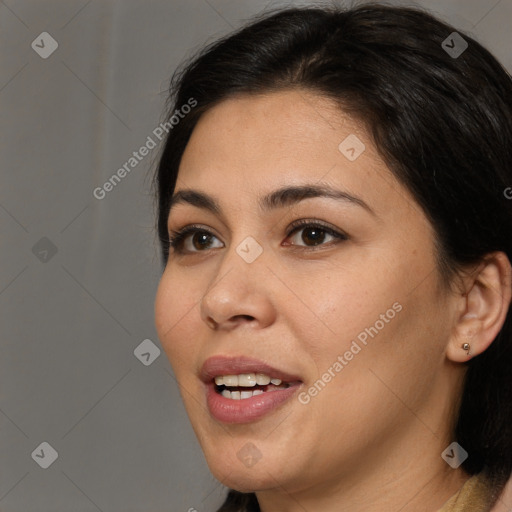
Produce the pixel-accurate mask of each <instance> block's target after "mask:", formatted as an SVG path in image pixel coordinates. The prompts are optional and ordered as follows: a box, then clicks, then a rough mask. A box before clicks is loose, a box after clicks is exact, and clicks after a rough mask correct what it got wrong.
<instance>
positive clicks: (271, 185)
mask: <svg viewBox="0 0 512 512" xmlns="http://www.w3.org/2000/svg"><path fill="white" fill-rule="evenodd" d="M347 141H348V142H347ZM347 149H348V150H349V151H348V153H347ZM354 156H355V158H353V157H354ZM349 157H350V158H349ZM304 183H313V184H314V183H318V184H320V183H328V184H329V185H331V186H333V187H337V188H338V189H342V190H344V191H346V192H348V193H353V194H354V195H358V196H360V197H361V196H362V197H364V198H365V202H366V203H367V204H369V205H372V204H373V205H374V210H375V211H376V212H377V213H378V211H379V210H382V211H384V210H386V209H389V204H393V205H394V208H395V209H397V208H399V207H400V206H406V207H407V203H409V207H410V206H411V205H412V203H414V201H413V199H412V197H411V196H410V195H409V194H408V192H407V191H406V190H405V189H404V187H403V186H402V185H401V184H400V183H399V182H398V181H397V180H396V179H395V177H394V176H393V174H392V173H391V172H390V170H389V169H388V168H387V166H386V164H385V163H384V162H383V160H382V158H381V157H380V155H379V154H378V152H377V150H376V149H375V147H374V145H373V143H372V142H371V140H370V139H369V137H368V135H367V133H366V131H365V129H364V127H363V125H362V123H361V122H360V121H358V120H355V119H352V118H351V117H349V116H348V115H346V114H345V113H344V112H343V111H342V110H341V108H340V107H339V106H338V105H337V104H336V103H335V102H334V101H333V100H330V99H328V98H325V97H322V96H320V95H317V94H314V93H311V92H309V91H303V90H287V91H280V92H272V93H269V94H265V95H263V94H259V95H241V96H237V97H234V98H230V99H227V100H224V101H222V102H220V103H219V104H218V105H216V106H215V107H213V108H211V109H210V110H208V111H207V112H206V113H205V114H203V116H202V117H201V118H200V120H199V122H198V123H197V125H196V127H195V129H194V131H193V133H192V135H191V138H190V140H189V143H188V145H187V147H186V149H185V152H184V154H183V157H182V160H181V163H180V168H179V173H178V181H177V184H176V189H175V191H179V190H181V189H189V188H194V189H199V188H200V189H201V190H202V191H205V192H208V193H210V194H211V195H214V196H216V197H218V198H220V200H221V201H222V198H223V197H224V198H226V200H229V202H230V205H227V206H232V207H233V208H234V209H240V208H244V207H245V208H247V207H250V208H256V197H258V198H259V197H262V196H263V195H265V194H268V193H269V192H271V191H272V190H275V189H277V188H281V187H284V186H290V185H302V184H304ZM404 200H405V204H404V205H401V202H402V203H403V202H404ZM412 206H413V207H414V205H412ZM372 207H373V206H372ZM256 211H257V210H255V212H256Z"/></svg>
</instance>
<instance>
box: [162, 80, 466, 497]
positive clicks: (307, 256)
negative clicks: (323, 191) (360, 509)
mask: <svg viewBox="0 0 512 512" xmlns="http://www.w3.org/2000/svg"><path fill="white" fill-rule="evenodd" d="M363 145H364V146H363ZM301 186H311V187H319V186H322V187H329V189H331V190H332V191H334V192H336V193H342V194H344V196H343V195H341V196H340V197H338V198H335V197H322V196H316V197H315V196H314V194H309V195H302V196H300V194H299V195H297V194H293V193H289V194H282V195H279V196H276V198H274V200H273V201H267V202H266V203H264V204H261V205H260V200H261V198H263V197H265V196H268V195H270V194H272V193H274V192H275V191H278V190H280V189H283V188H287V187H301ZM190 189H193V190H194V191H197V192H198V193H200V194H203V195H205V196H206V195H207V196H208V197H209V198H211V200H212V201H215V203H216V204H217V205H218V211H217V212H215V211H212V209H211V208H207V207H206V206H205V203H204V201H203V202H201V203H200V202H198V201H193V200H189V201H187V200H186V199H185V200H183V199H182V200H180V201H178V202H177V203H176V204H175V205H174V207H173V208H172V209H171V213H170V216H169V221H168V226H169V230H170V231H177V230H179V229H181V228H183V227H185V226H189V225H191V224H195V225H198V226H196V227H197V229H198V230H199V232H198V233H197V234H195V235H194V234H193V233H192V234H188V235H186V236H185V238H184V240H183V241H182V244H181V245H178V249H179V248H181V250H182V252H178V251H172V252H171V254H170V257H169V261H168V263H167V266H166V268H165V271H164V273H163V276H162V279H161V282H160V285H159V289H158V292H157V297H156V304H155V310H156V313H155V319H156V326H157V330H158V335H159V338H160V341H161V343H162V346H163V347H164V349H165V351H166V353H167V356H168V357H169V360H170V362H171V365H172V367H173V369H174V372H175V375H176V378H177V380H178V383H179V385H180V388H181V393H182V397H183V400H184V403H185V407H186V409H187V412H188V414H189V417H190V420H191V423H192V426H193V428H194V430H195V432H196V435H197V437H198V439H199V442H200V444H201V446H202V449H203V451H204V453H205V457H206V459H207V462H208V465H209V467H210V469H211V471H212V472H213V474H214V475H215V476H216V477H217V478H218V479H219V480H220V481H222V483H223V484H225V485H226V486H230V487H232V488H235V489H239V490H242V491H255V490H268V489H273V488H276V487H278V486H283V487H284V488H286V489H287V491H288V492H292V491H294V490H295V491H301V490H306V489H308V488H311V487H315V486H316V487H317V488H321V486H325V487H326V488H327V487H328V486H329V485H330V484H331V483H332V482H336V481H340V478H344V479H345V481H348V480H350V479H351V478H354V479H356V478H357V477H358V475H360V474H361V473H362V472H366V474H368V472H371V471H375V470H376V468H381V467H382V464H386V466H387V467H388V468H389V470H390V471H394V470H396V468H401V469H402V470H406V469H407V470H410V466H409V465H410V464H411V463H412V462H414V463H415V464H416V463H417V462H418V459H417V458H418V457H421V460H422V461H424V462H425V464H438V463H439V462H441V463H443V462H442V461H441V458H440V453H441V451H442V450H443V449H444V448H445V447H446V446H447V444H449V441H450V440H449V435H448V434H447V431H448V426H447V422H448V417H449V414H451V412H450V411H451V410H452V406H453V403H452V402H453V400H454V399H455V397H456V395H457V393H459V392H460V389H458V388H457V386H455V385H454V384H456V383H458V382H459V381H456V380H455V379H454V377H453V376H452V375H453V374H454V372H453V369H452V370H450V369H449V365H448V364H447V360H446V355H445V349H446V345H447V343H448V339H449V336H450V325H451V324H452V323H453V318H454V317H455V314H456V311H455V307H454V306H453V303H452V301H451V299H450V295H449V293H448V292H447V291H446V287H444V286H441V284H440V277H439V274H438V272H437V270H436V263H435V251H434V238H433V236H434V235H433V231H432V228H431V226H430V224H429V223H428V221H427V220H426V218H425V216H424V214H423V213H422V211H421V209H420V207H419V206H418V204H417V203H416V202H415V201H414V200H413V198H412V197H411V195H410V194H409V193H408V191H407V190H406V189H405V188H404V187H403V186H402V185H400V184H399V183H398V182H397V181H396V179H395V178H394V177H393V175H392V173H391V172H390V171H389V170H388V168H387V167H386V165H385V164H384V163H383V161H382V160H381V158H380V157H379V155H378V154H377V152H376V150H375V148H374V147H373V145H372V143H371V141H370V139H369V137H368V135H367V134H366V132H365V130H364V129H363V127H362V126H361V125H360V124H359V123H357V122H355V121H354V120H353V119H351V118H349V117H347V116H346V115H344V114H343V113H342V112H341V111H340V110H339V109H338V108H337V107H336V106H335V105H334V104H333V103H331V101H330V100H328V99H325V98H322V97H320V96H317V95H315V94H313V93H310V92H305V91H298V90H296V91H284V92H279V93H276V92H274V93H269V94H268V95H261V96H243V97H238V98H235V99H229V100H226V101H224V102H222V103H220V104H219V105H217V106H216V107H214V108H212V109H211V110H210V111H208V112H207V113H206V114H204V115H203V117H202V118H201V119H200V121H199V123H198V124H197V126H196V128H195V130H194V132H193V134H192V137H191V139H190V141H189V143H188V145H187V148H186V151H185V153H184V155H183V158H182V161H181V165H180V168H179V176H178V181H177V185H176V189H175V194H176V193H177V192H180V191H185V190H190ZM189 199H190V197H189ZM192 203H194V204H192ZM296 221H307V224H313V227H311V226H309V227H307V226H306V227H305V226H304V225H299V226H296V225H295V224H294V223H295V222H296ZM326 230H327V231H326ZM329 230H330V231H329ZM332 233H334V234H332ZM209 358H214V359H212V360H210V361H209V363H210V364H209V365H207V367H206V370H207V371H203V370H204V367H203V365H204V364H205V362H206V361H207V360H209ZM223 358H224V359H223ZM241 358H250V359H254V360H255V361H250V360H249V361H247V360H246V359H241ZM237 364H238V365H237ZM264 365H268V366H264ZM258 370H259V371H258ZM257 373H262V374H264V375H265V376H263V377H262V376H259V377H258V378H256V377H257V376H256V374H257ZM233 374H236V375H238V374H243V375H244V376H243V377H240V378H239V380H238V387H237V379H232V378H230V379H225V380H224V379H218V381H219V382H220V383H221V384H222V383H224V386H223V387H220V388H219V391H220V390H224V391H225V393H224V395H226V396H223V395H222V394H220V393H219V392H218V391H217V390H216V387H215V385H214V382H213V379H214V377H216V376H217V377H218V376H223V375H233ZM251 374H254V375H251ZM279 375H280V376H281V377H283V378H282V379H281V380H282V381H284V382H287V383H292V385H291V386H290V387H287V388H283V385H282V384H281V386H279V389H276V388H275V387H274V388H272V386H266V385H265V383H266V382H268V377H271V378H275V377H276V376H279ZM255 380H256V383H257V384H258V382H259V383H261V384H258V385H255V386H253V383H254V382H255ZM274 382H277V381H274ZM255 389H257V390H259V391H257V392H256V394H254V395H253V392H254V390H255ZM271 389H273V390H271ZM237 392H238V393H241V392H244V393H245V394H244V395H243V398H242V397H241V396H242V395H240V398H238V396H237ZM273 393H275V395H272V394H273ZM247 396H249V397H250V398H246V397H247ZM434 432H435V434H434ZM398 446H400V448H397V447H398ZM439 447H440V449H439Z"/></svg>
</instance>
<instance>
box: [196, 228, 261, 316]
mask: <svg viewBox="0 0 512 512" xmlns="http://www.w3.org/2000/svg"><path fill="white" fill-rule="evenodd" d="M263 252H264V251H263V246H262V245H261V244H260V243H259V242H258V241H257V240H256V239H255V238H254V237H252V236H246V237H245V238H243V239H242V240H241V241H239V242H237V243H236V244H233V245H232V246H230V247H227V248H226V249H225V252H224V256H223V258H222V262H221V263H219V266H218V268H217V271H216V272H215V274H214V276H213V277H212V281H211V283H210V286H209V287H208V290H207V291H206V292H205V294H204V295H203V298H202V300H201V316H202V318H203V320H204V321H206V322H207V323H208V324H211V323H212V320H213V321H214V322H215V323H216V324H222V323H223V322H226V321H229V320H230V319H232V318H233V317H235V316H236V317H244V318H245V317H248V316H250V317H253V318H256V319H259V320H260V321H262V320H265V317H266V316H268V313H269V304H270V303H269V298H268V296H267V293H266V291H265V289H264V286H265V279H263V278H262V277H263V276H262V274H263V273H265V271H266V270H267V269H266V266H265V261H264V257H263Z"/></svg>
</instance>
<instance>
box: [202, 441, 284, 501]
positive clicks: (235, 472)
mask: <svg viewBox="0 0 512 512" xmlns="http://www.w3.org/2000/svg"><path fill="white" fill-rule="evenodd" d="M247 445H248V446H250V443H247ZM246 451H250V450H246ZM243 453H244V452H242V454H243ZM241 458H242V459H243V455H241ZM206 462H207V464H208V467H209V469H210V471H211V473H212V475H213V476H214V477H215V478H216V479H217V480H218V481H219V482H221V483H222V485H224V486H226V487H229V488H231V489H234V490H236V491H239V492H255V491H263V490H266V489H272V488H275V487H276V485H277V482H278V481H280V480H281V478H282V472H281V469H280V466H279V464H276V462H275V461H268V460H267V461H265V460H263V457H262V458H261V459H259V460H256V458H253V459H252V460H251V459H248V458H246V459H245V462H242V461H240V460H239V459H238V457H237V454H236V453H233V455H232V456H230V457H226V455H223V456H222V458H220V457H219V448H217V452H216V453H215V451H214V452H212V453H211V454H210V455H208V456H207V457H206Z"/></svg>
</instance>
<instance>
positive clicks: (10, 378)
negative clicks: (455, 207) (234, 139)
mask: <svg viewBox="0 0 512 512" xmlns="http://www.w3.org/2000/svg"><path fill="white" fill-rule="evenodd" d="M305 3H310V4H311V3H312V2H293V4H305ZM393 3H402V4H405V2H393ZM290 4H291V3H290V2H287V3H286V5H290ZM417 4H419V5H423V6H426V7H428V8H430V9H431V10H432V11H433V12H434V13H436V14H438V15H441V16H442V17H443V18H444V19H446V20H447V21H449V22H451V23H452V24H454V25H455V26H456V27H457V28H460V29H461V30H465V31H469V33H470V34H471V35H473V36H474V37H476V38H477V39H478V40H479V41H481V42H482V43H483V44H485V45H486V46H487V47H488V48H489V49H490V50H491V51H492V52H493V53H494V54H495V55H496V56H497V57H498V58H499V59H500V60H501V62H502V63H503V64H504V65H505V66H507V67H508V69H512V52H511V48H512V44H511V43H512V35H511V30H510V23H511V21H512V0H501V1H497V0H492V1H487V0H472V1H468V0H457V1H455V0H452V1H446V0H442V1H441V0H440V1H425V2H417ZM277 5H285V4H284V2H268V1H255V0H251V1H249V0H243V1H240V0H208V1H206V0H189V1H185V0H173V1H169V0H166V1H164V0H151V1H142V0H124V1H120V0H118V1H114V0H110V1H101V0H91V1H88V0H68V1H63V0H52V1H48V0H45V1H36V0H31V1H28V0H27V1H24V0H5V1H2V2H0V125H1V138H0V148H1V155H2V160H1V166H2V168H1V183H0V244H1V252H0V254H1V265H0V315H1V316H0V326H1V337H0V351H1V352H0V365H1V367H0V433H1V434H0V461H1V462H0V510H1V511H3V512H14V511H20V512H32V511H34V512H36V511H37V512H45V511H49V512H50V511H51V512H60V511H63V512H64V511H65V512H68V511H70V510H73V511H76V512H81V511H84V512H85V511H91V512H94V511H98V510H99V511H103V512H107V511H112V512H114V511H124V512H129V511H138V512H143V511H144V512H157V511H172V512H175V511H176V512H179V511H183V512H186V511H188V510H189V509H190V508H191V507H194V508H195V509H196V510H197V511H199V512H202V511H213V510H215V507H216V506H218V505H219V504H220V503H221V502H222V501H223V496H224V493H225V489H224V488H223V487H222V486H221V485H220V484H219V483H218V482H216V480H215V479H214V478H213V477H212V476H211V475H210V473H209V471H208V468H207V466H206V464H205V462H204V459H203V457H202V453H201V450H200V448H199V445H198V443H197V441H196V439H195V436H194V434H193V431H192V429H191V427H190V425H189V423H188V419H187V417H186V414H185V411H184V408H183V406H182V404H181V399H180V397H179V392H178V388H177V385H176V382H175V380H174V377H173V374H172V370H171V368H170V365H169V362H168V361H167V358H166V356H165V353H164V352H163V350H162V352H161V354H160V356H159V357H158V358H156V359H155V360H154V361H153V362H152V363H151V364H149V365H147V366H146V365H145V364H142V362H141V361H140V360H139V359H138V358H136V357H135V355H134V350H135V349H136V347H137V346H138V345H139V344H140V343H141V342H142V341H143V340H145V339H150V340H152V342H153V343H154V344H155V345H156V346H157V347H159V348H160V349H161V346H160V343H159V341H158V339H157V336H156V332H155V328H154V325H153V301H154V296H155V292H156V287H157V284H158V280H159V276H160V273H161V270H162V269H161V266H160V265H161V263H160V255H159V252H158V246H157V243H156V236H155V232H154V228H153V226H154V218H153V215H154V207H153V200H152V197H151V191H150V180H149V177H150V171H151V170H152V166H154V164H155V162H156V159H157V157H158V152H159V150H160V149H161V148H160V146H158V147H157V148H155V149H153V150H152V151H151V153H150V154H149V155H148V156H146V157H145V158H144V159H143V160H142V161H141V162H140V163H139V164H138V165H137V167H135V168H134V169H132V170H131V172H130V174H128V175H127V176H126V177H125V178H124V179H123V180H122V181H121V183H119V184H118V185H117V186H116V187H115V188H114V190H112V191H111V192H110V193H108V194H107V195H106V197H105V198H104V199H102V200H98V199H96V198H95V197H94V196H93V194H92V192H93V190H94V189H95V188H96V187H98V186H101V185H102V184H103V183H104V182H105V181H106V180H107V179H108V178H109V177H111V176H112V174H114V173H115V172H116V171H117V169H118V168H119V167H121V166H122V165H123V163H125V162H126V161H127V160H128V158H130V156H132V152H133V151H137V150H138V149H139V148H140V147H141V146H142V145H143V144H144V143H145V141H146V139H147V137H148V136H150V135H151V133H152V131H153V130H154V129H155V127H156V126H157V125H158V124H159V122H160V121H161V120H162V114H163V107H164V101H165V98H166V88H167V84H168V79H169V78H170V75H171V73H172V71H173V69H174V68H175V67H176V66H177V65H178V63H179V62H180V61H181V60H182V59H183V58H185V57H187V56H189V55H190V54H191V53H192V52H193V51H195V50H196V49H198V48H199V47H201V46H202V45H204V44H205V43H207V42H210V41H212V40H214V39H216V38H218V37H220V36H222V35H224V34H226V33H227V32H229V31H231V30H232V29H233V28H236V27H237V26H239V25H240V23H242V22H243V21H244V20H245V19H247V18H249V17H250V16H251V15H253V14H255V13H258V12H260V11H261V10H262V9H264V8H265V7H266V6H268V7H274V6H277ZM407 5H414V3H413V2H407ZM42 32H48V33H50V34H51V36H52V37H53V38H54V39H55V40H56V41H57V42H58V48H57V50H56V51H55V52H54V53H53V54H52V55H51V56H49V57H48V58H46V59H43V58H41V57H40V56H39V55H38V54H37V53H36V51H34V50H33V49H32V47H31V43H32V41H34V40H36V39H37V38H38V36H39V35H40V34H41V33H42ZM41 239H43V240H41ZM48 240H49V241H48ZM55 250H56V251H57V252H56V253H55V254H53V252H54V251H55ZM42 442H47V443H49V444H50V445H51V446H52V447H53V448H54V449H55V450H56V451H57V452H58V457H57V459H56V460H55V461H54V462H53V464H51V466H50V467H48V468H47V469H43V468H42V467H40V466H39V464H38V463H37V460H42V459H45V458H46V459H45V460H48V457H49V456H50V452H49V451H48V449H45V448H44V446H43V448H42V449H43V452H41V448H39V446H40V444H41V443H42ZM36 449H37V450H36ZM34 450H36V453H39V455H40V457H39V459H38V458H37V457H36V456H33V455H32V454H33V452H34ZM44 450H46V451H44Z"/></svg>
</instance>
